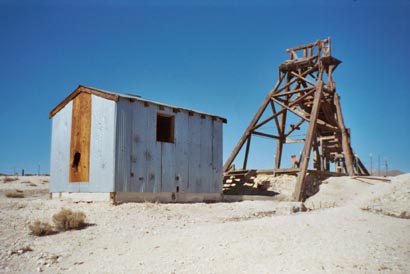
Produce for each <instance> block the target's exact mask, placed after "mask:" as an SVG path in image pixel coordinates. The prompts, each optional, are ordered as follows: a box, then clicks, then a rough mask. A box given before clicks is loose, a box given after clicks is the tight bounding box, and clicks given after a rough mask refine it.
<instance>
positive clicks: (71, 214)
mask: <svg viewBox="0 0 410 274" xmlns="http://www.w3.org/2000/svg"><path fill="white" fill-rule="evenodd" d="M85 218H86V215H85V213H84V212H81V211H72V210H71V209H66V208H62V209H61V210H60V212H58V213H56V214H54V215H53V222H54V224H55V226H56V228H57V229H58V230H63V231H64V230H70V229H82V228H84V227H85V226H86V223H85Z"/></svg>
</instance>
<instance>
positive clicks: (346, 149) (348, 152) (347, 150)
mask: <svg viewBox="0 0 410 274" xmlns="http://www.w3.org/2000/svg"><path fill="white" fill-rule="evenodd" d="M333 99H334V104H335V107H336V113H337V122H338V125H339V128H340V130H341V132H342V146H343V153H344V158H345V163H346V169H347V174H349V176H353V175H354V166H353V152H352V148H351V147H350V142H349V137H348V133H347V130H346V128H345V123H344V120H343V116H342V110H341V107H340V99H339V95H338V94H337V92H335V96H334V97H333Z"/></svg>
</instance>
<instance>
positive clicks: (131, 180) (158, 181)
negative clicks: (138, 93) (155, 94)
mask: <svg viewBox="0 0 410 274" xmlns="http://www.w3.org/2000/svg"><path fill="white" fill-rule="evenodd" d="M157 113H161V114H167V115H172V116H174V119H175V120H174V121H175V128H174V143H166V142H157V141H156V130H157V129H156V119H157ZM116 148H117V149H116V151H117V152H116V162H117V165H116V173H115V182H116V184H115V191H117V192H129V191H131V192H176V189H177V187H178V189H179V192H191V193H215V192H216V193H220V192H221V191H222V122H220V121H217V120H214V119H212V117H209V116H204V115H202V116H201V115H198V114H195V113H191V114H189V113H188V112H187V111H175V112H174V110H173V109H172V108H167V107H161V109H160V107H159V106H157V105H152V104H145V105H144V103H143V102H140V101H134V102H130V101H129V100H125V99H120V101H119V102H117V139H116Z"/></svg>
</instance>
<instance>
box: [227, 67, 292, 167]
mask: <svg viewBox="0 0 410 274" xmlns="http://www.w3.org/2000/svg"><path fill="white" fill-rule="evenodd" d="M284 76H285V75H284V74H283V75H282V77H281V78H280V79H279V80H278V82H277V83H276V85H275V87H274V88H273V89H272V90H271V91H270V92H269V94H268V95H267V96H266V98H265V100H264V101H263V103H262V105H261V106H260V108H259V109H258V112H257V113H256V114H255V116H254V117H253V119H252V121H251V123H250V124H249V126H248V128H247V129H246V131H245V132H244V134H243V135H242V137H241V139H239V142H238V144H237V145H236V146H235V148H234V150H233V151H232V153H231V155H230V156H229V158H228V159H227V160H226V162H225V164H224V167H223V171H224V172H227V171H228V170H229V168H230V166H231V165H232V163H233V161H234V160H235V158H236V156H237V155H238V153H239V151H240V150H241V149H242V147H243V145H244V144H245V142H246V140H247V139H248V138H249V136H250V135H251V134H252V130H253V128H254V127H255V126H256V123H257V122H258V121H259V119H260V117H261V116H262V114H263V112H264V111H265V109H266V107H267V105H268V104H269V102H270V101H271V98H272V95H273V94H275V92H276V90H277V89H278V87H279V85H280V84H281V83H282V80H283V78H284Z"/></svg>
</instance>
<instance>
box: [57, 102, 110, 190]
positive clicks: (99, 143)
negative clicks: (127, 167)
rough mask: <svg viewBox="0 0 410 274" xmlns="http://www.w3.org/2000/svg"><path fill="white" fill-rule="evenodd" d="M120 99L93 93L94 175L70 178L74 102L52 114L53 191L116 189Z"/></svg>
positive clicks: (91, 168)
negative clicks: (117, 115)
mask: <svg viewBox="0 0 410 274" xmlns="http://www.w3.org/2000/svg"><path fill="white" fill-rule="evenodd" d="M115 113H116V103H115V102H114V101H111V100H106V99H104V98H101V97H98V96H95V95H92V98H91V144H90V176H89V181H88V182H71V183H70V182H69V169H70V143H71V140H70V137H71V125H72V102H70V103H68V104H67V105H66V106H65V107H64V108H63V109H61V110H60V111H59V112H58V113H57V114H56V115H54V116H53V118H52V137H51V168H50V176H51V177H50V192H112V191H114V171H115V169H114V166H115V162H114V161H115V128H116V126H115V123H116V119H115Z"/></svg>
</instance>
